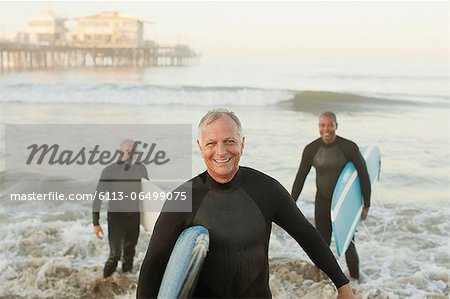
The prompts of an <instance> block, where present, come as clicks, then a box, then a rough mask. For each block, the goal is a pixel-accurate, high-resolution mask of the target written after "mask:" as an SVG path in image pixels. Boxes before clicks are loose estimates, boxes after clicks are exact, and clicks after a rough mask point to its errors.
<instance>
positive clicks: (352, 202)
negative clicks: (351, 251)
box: [331, 146, 381, 256]
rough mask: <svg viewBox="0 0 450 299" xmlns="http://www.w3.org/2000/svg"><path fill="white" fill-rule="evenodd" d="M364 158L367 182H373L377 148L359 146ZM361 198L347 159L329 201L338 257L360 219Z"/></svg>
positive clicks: (376, 173)
mask: <svg viewBox="0 0 450 299" xmlns="http://www.w3.org/2000/svg"><path fill="white" fill-rule="evenodd" d="M360 152H361V155H362V156H363V158H364V160H365V161H366V165H367V171H368V173H369V178H370V183H371V184H372V186H373V184H374V183H375V181H376V179H377V178H378V177H379V173H380V167H381V157H380V150H379V149H378V147H376V146H364V147H361V148H360ZM362 210H363V197H362V194H361V186H360V184H359V177H358V173H357V171H356V169H355V165H353V163H351V162H349V163H347V164H346V165H345V167H344V169H343V170H342V172H341V174H340V176H339V178H338V180H337V183H336V187H335V188H334V192H333V197H332V200H331V226H332V228H333V237H334V240H335V242H336V250H337V253H338V255H339V256H342V254H343V253H345V251H346V250H347V248H348V246H349V245H350V242H351V241H352V239H353V236H354V235H355V232H356V230H357V228H358V224H359V222H360V220H361V214H362Z"/></svg>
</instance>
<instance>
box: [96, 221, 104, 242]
mask: <svg viewBox="0 0 450 299" xmlns="http://www.w3.org/2000/svg"><path fill="white" fill-rule="evenodd" d="M94 234H95V235H96V236H97V238H99V239H100V240H101V239H103V228H102V226H101V225H100V224H99V225H94Z"/></svg>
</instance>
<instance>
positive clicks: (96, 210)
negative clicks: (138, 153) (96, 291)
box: [92, 139, 148, 278]
mask: <svg viewBox="0 0 450 299" xmlns="http://www.w3.org/2000/svg"><path fill="white" fill-rule="evenodd" d="M135 147H136V146H135V142H134V141H133V140H131V139H126V140H124V141H122V143H121V145H120V150H121V152H122V153H123V156H122V160H121V161H117V162H116V163H113V164H111V165H109V166H107V167H106V168H105V169H103V171H102V174H101V177H100V180H99V182H98V185H97V192H96V193H95V194H96V197H95V199H94V203H93V205H92V221H93V224H94V233H95V235H96V236H97V238H98V239H102V238H103V228H102V226H101V225H100V221H99V220H100V208H101V204H102V200H101V198H102V197H108V196H107V194H110V196H109V197H110V198H111V199H114V198H115V199H117V200H111V201H109V202H108V214H107V218H108V242H109V257H108V259H107V261H106V263H105V266H104V268H103V277H105V278H107V277H109V276H111V275H112V274H113V273H114V272H115V271H116V267H117V263H118V262H119V260H120V258H121V257H122V271H123V272H124V273H126V272H131V271H132V269H133V259H134V254H135V247H136V244H137V242H138V238H139V225H140V214H139V202H138V201H137V200H134V201H133V200H132V198H133V196H132V194H133V193H134V194H139V192H141V178H146V179H148V175H147V169H146V168H145V166H144V165H143V164H140V163H137V162H136V163H135V162H134V160H133V154H134V151H135Z"/></svg>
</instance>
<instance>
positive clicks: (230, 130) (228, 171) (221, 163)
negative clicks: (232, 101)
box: [197, 116, 244, 184]
mask: <svg viewBox="0 0 450 299" xmlns="http://www.w3.org/2000/svg"><path fill="white" fill-rule="evenodd" d="M197 144H198V147H199V149H200V152H201V153H202V158H203V160H204V161H205V164H206V168H207V170H208V173H209V175H210V176H211V177H212V178H213V179H214V180H215V181H217V182H219V183H222V184H224V183H227V182H229V181H231V179H232V178H233V177H234V176H235V174H236V173H237V171H238V169H239V160H240V159H241V155H242V152H243V150H244V138H242V139H240V138H239V134H238V129H237V125H236V123H235V122H234V121H233V120H232V119H231V118H229V117H228V116H224V117H222V118H219V119H216V120H215V121H214V122H212V123H210V124H209V125H206V126H204V127H203V128H202V131H201V139H200V140H197Z"/></svg>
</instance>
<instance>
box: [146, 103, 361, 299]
mask: <svg viewBox="0 0 450 299" xmlns="http://www.w3.org/2000/svg"><path fill="white" fill-rule="evenodd" d="M244 143H245V138H244V136H243V134H242V126H241V123H240V121H239V119H238V118H237V116H236V115H235V114H234V113H233V112H231V111H228V110H225V109H217V110H213V111H210V112H208V113H207V114H206V115H205V116H204V117H203V118H202V120H201V121H200V124H199V138H198V140H197V144H198V148H199V150H200V152H201V155H202V157H203V160H204V161H205V164H206V171H205V172H203V173H201V174H199V175H198V176H196V177H194V178H193V179H191V180H190V181H189V182H187V183H190V184H192V211H191V212H185V213H170V212H163V213H161V215H160V216H159V219H158V221H157V223H156V226H155V229H154V231H153V235H152V238H151V240H150V244H149V247H148V250H147V255H146V257H145V259H144V262H143V264H142V267H141V273H140V277H139V283H138V289H137V298H156V297H157V295H158V291H159V288H160V285H161V280H162V277H163V274H164V270H165V268H166V265H167V262H168V260H169V256H170V253H171V251H172V249H173V247H174V245H175V242H176V240H177V238H178V236H179V234H180V233H181V232H182V231H183V230H184V229H186V228H187V227H190V226H194V225H202V226H204V227H206V228H207V229H208V230H209V233H210V239H211V242H210V248H209V252H208V255H207V257H206V259H205V262H204V264H203V268H202V270H201V273H200V276H199V278H198V282H197V285H196V288H195V290H194V291H193V297H195V298H270V297H271V296H272V294H271V291H270V288H269V283H268V282H269V257H268V250H269V238H270V233H271V229H272V222H274V223H277V224H278V225H279V226H281V227H282V228H283V229H285V230H286V231H287V232H288V233H289V234H290V235H291V236H292V237H294V239H295V240H296V241H297V242H298V244H299V245H300V246H301V247H302V248H303V249H304V250H305V251H306V253H307V254H308V255H309V256H310V258H311V259H312V261H313V262H314V263H315V264H316V265H317V266H318V267H319V268H321V269H322V270H323V271H324V272H325V273H326V274H327V275H328V276H329V277H330V278H331V279H332V280H333V282H334V284H335V285H336V287H337V288H338V298H353V294H352V291H351V288H350V285H349V284H348V279H347V278H346V277H345V275H344V274H343V273H342V271H341V269H340V268H339V265H338V264H337V262H336V260H335V259H334V257H333V254H332V253H331V251H330V250H329V248H328V246H327V244H326V243H325V242H324V241H323V239H322V238H321V237H320V235H319V233H318V232H317V231H316V229H315V228H314V227H313V226H312V225H311V224H310V223H309V222H308V221H307V220H306V218H305V217H304V216H303V214H302V213H301V212H300V210H299V209H298V208H297V206H296V205H295V203H294V201H293V200H292V198H291V196H290V195H289V193H288V192H287V191H286V189H285V188H284V187H283V186H281V184H280V183H279V182H277V181H276V180H275V179H273V178H271V177H269V176H267V175H265V174H263V173H261V172H259V171H257V170H255V169H252V168H248V167H242V166H239V161H240V158H241V155H242V153H243V151H244Z"/></svg>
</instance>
